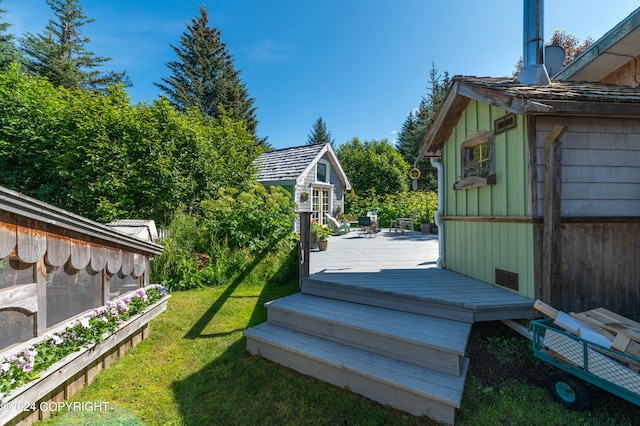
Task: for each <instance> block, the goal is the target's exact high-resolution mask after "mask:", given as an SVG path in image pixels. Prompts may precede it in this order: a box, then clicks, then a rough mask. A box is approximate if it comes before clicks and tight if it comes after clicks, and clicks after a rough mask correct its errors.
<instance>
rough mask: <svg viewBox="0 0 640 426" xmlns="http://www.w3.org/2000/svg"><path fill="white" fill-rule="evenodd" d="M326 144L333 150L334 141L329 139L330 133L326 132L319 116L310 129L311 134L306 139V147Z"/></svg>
mask: <svg viewBox="0 0 640 426" xmlns="http://www.w3.org/2000/svg"><path fill="white" fill-rule="evenodd" d="M327 142H329V143H330V144H331V148H334V143H335V139H333V138H332V137H331V133H330V132H329V131H328V130H327V123H325V121H324V120H323V119H322V116H320V117H318V119H317V120H316V122H315V123H314V124H313V127H312V128H311V132H310V133H309V137H308V138H307V145H314V144H317V143H327Z"/></svg>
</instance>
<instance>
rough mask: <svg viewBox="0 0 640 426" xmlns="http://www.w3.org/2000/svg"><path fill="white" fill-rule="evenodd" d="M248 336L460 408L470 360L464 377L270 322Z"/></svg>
mask: <svg viewBox="0 0 640 426" xmlns="http://www.w3.org/2000/svg"><path fill="white" fill-rule="evenodd" d="M245 336H247V337H248V338H252V339H255V340H257V341H262V342H265V343H266V344H269V345H275V346H279V347H281V348H286V349H287V350H288V351H292V352H295V353H298V354H304V356H307V357H312V358H314V359H317V360H322V362H323V363H325V364H328V365H333V366H335V367H337V368H340V369H345V370H350V371H353V372H356V373H358V374H361V375H363V376H367V377H370V378H373V379H375V380H377V381H379V382H384V383H386V384H388V385H389V386H392V387H395V388H401V389H403V390H407V391H410V392H412V393H414V394H418V395H422V396H424V397H425V398H427V399H431V400H438V401H441V402H443V403H446V404H448V405H451V406H454V407H456V408H459V407H460V402H461V400H462V392H463V389H464V384H465V380H466V374H467V369H468V364H469V360H468V358H465V359H464V366H463V369H462V372H461V375H460V376H452V375H449V374H446V373H441V372H438V371H434V370H429V369H426V368H423V367H419V366H416V365H412V364H409V363H406V362H403V361H398V360H395V359H391V358H387V357H385V356H382V355H377V354H374V353H371V352H367V351H364V350H361V349H356V348H353V347H350V346H346V345H342V344H340V343H335V342H331V341H328V340H325V339H322V338H319V337H314V336H311V335H308V334H305V333H302V332H298V331H295V330H291V329H288V328H284V327H280V326H278V325H275V324H270V323H263V324H260V325H258V326H256V327H253V328H251V329H248V330H246V331H245Z"/></svg>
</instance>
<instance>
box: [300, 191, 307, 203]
mask: <svg viewBox="0 0 640 426" xmlns="http://www.w3.org/2000/svg"><path fill="white" fill-rule="evenodd" d="M308 199H309V193H308V192H307V191H304V192H301V193H300V201H302V202H305V201H307V200H308Z"/></svg>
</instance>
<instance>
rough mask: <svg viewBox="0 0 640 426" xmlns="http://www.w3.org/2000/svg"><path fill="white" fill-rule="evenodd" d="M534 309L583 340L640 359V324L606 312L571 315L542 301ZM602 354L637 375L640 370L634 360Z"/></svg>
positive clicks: (613, 354)
mask: <svg viewBox="0 0 640 426" xmlns="http://www.w3.org/2000/svg"><path fill="white" fill-rule="evenodd" d="M533 307H534V309H536V310H537V311H539V312H541V313H543V314H544V315H546V316H548V317H550V318H552V319H553V320H554V324H555V325H556V326H558V327H560V328H562V329H564V330H566V331H568V332H570V333H572V334H574V335H576V336H578V337H580V338H581V339H583V340H586V341H588V342H590V343H595V344H597V345H599V346H603V347H605V348H608V349H612V350H613V351H618V352H623V353H625V354H628V355H631V356H633V357H638V358H640V323H637V322H635V321H633V320H631V319H629V318H626V317H624V316H622V315H619V314H616V313H615V312H611V311H609V310H607V309H604V308H596V309H592V310H589V311H585V312H579V313H575V312H571V313H570V314H569V315H567V314H566V313H564V312H561V311H558V310H557V309H555V308H553V307H552V306H549V305H547V304H545V303H544V302H542V301H541V300H537V301H536V303H535V304H534V305H533ZM594 348H595V349H596V350H597V349H598V348H597V347H594ZM601 352H602V353H604V354H606V355H607V356H609V357H610V358H613V359H616V360H617V361H620V362H623V363H625V364H627V365H628V366H629V367H630V368H632V369H633V370H635V371H638V370H640V362H638V361H636V360H634V359H632V358H629V357H626V356H616V355H615V353H614V352H611V351H601Z"/></svg>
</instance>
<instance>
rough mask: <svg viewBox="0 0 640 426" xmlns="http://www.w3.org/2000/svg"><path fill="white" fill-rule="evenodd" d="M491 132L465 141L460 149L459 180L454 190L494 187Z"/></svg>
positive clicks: (492, 136)
mask: <svg viewBox="0 0 640 426" xmlns="http://www.w3.org/2000/svg"><path fill="white" fill-rule="evenodd" d="M493 140H494V135H493V133H492V132H479V133H476V134H474V135H473V136H471V137H470V138H468V139H467V140H465V141H464V142H463V143H462V145H461V147H460V171H461V172H460V180H459V181H458V182H456V183H455V184H454V185H453V188H454V189H466V188H475V187H478V186H484V185H495V183H496V174H495V170H494V164H493Z"/></svg>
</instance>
